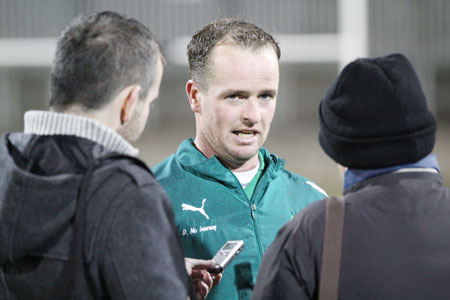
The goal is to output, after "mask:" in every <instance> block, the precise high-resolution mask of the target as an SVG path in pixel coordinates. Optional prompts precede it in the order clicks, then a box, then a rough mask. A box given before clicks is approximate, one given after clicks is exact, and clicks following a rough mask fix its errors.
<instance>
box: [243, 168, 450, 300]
mask: <svg viewBox="0 0 450 300" xmlns="http://www.w3.org/2000/svg"><path fill="white" fill-rule="evenodd" d="M345 200H346V211H345V224H344V233H343V247H342V259H341V270H340V282H339V299H380V300H381V299H382V300H386V299H396V300H401V299H450V189H449V188H446V187H443V186H442V179H441V177H440V175H438V174H434V173H428V172H405V173H391V174H387V175H381V176H378V177H374V178H371V179H368V180H366V181H363V182H361V183H359V184H356V185H354V186H352V187H350V189H349V190H348V191H346V193H345ZM324 213H325V201H324V200H323V201H319V202H315V203H313V204H311V205H310V206H309V207H307V208H306V209H304V210H303V211H301V212H300V213H299V214H298V215H297V216H296V217H295V218H294V219H293V220H292V221H291V222H289V223H288V224H287V225H286V226H284V227H283V228H282V229H281V230H280V232H279V233H278V236H277V238H276V240H275V242H274V243H273V244H272V245H271V247H270V248H269V249H268V250H267V252H266V254H265V256H264V258H263V262H262V265H261V268H260V271H259V275H258V278H257V281H256V286H255V289H254V293H253V298H252V299H278V300H283V299H317V298H318V295H317V293H318V284H319V283H318V279H319V277H320V272H319V270H320V268H321V255H322V239H323V228H324Z"/></svg>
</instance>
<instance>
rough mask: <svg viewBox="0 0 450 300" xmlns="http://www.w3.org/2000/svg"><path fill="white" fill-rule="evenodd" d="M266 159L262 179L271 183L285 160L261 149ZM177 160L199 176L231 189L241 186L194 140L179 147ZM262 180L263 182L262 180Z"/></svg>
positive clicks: (231, 174)
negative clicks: (203, 151) (197, 145)
mask: <svg viewBox="0 0 450 300" xmlns="http://www.w3.org/2000/svg"><path fill="white" fill-rule="evenodd" d="M260 152H261V154H262V156H263V158H264V163H265V165H266V166H265V170H264V173H263V175H262V178H265V180H268V181H271V180H273V179H274V178H276V177H277V176H278V175H279V173H280V172H281V171H282V169H283V167H284V165H285V160H284V159H282V158H279V157H278V156H276V155H275V154H270V153H269V151H268V150H266V149H265V148H262V147H261V149H260ZM176 157H177V160H178V161H179V162H180V163H181V167H182V168H183V169H185V170H187V171H189V172H191V173H195V174H196V175H197V176H200V177H204V178H208V179H210V180H214V181H219V182H221V183H222V184H224V185H227V186H230V187H237V186H239V182H238V180H237V179H236V177H235V176H234V175H233V173H232V172H231V171H230V170H229V169H228V168H226V167H225V166H224V165H223V164H222V163H221V162H220V160H219V159H218V158H217V157H216V156H212V157H211V158H209V159H208V158H206V157H205V156H204V155H203V154H202V153H201V152H200V151H199V150H198V149H197V148H196V147H195V145H194V140H193V139H187V140H184V141H183V142H182V143H181V144H180V146H179V147H178V151H177V153H176ZM262 178H261V180H262Z"/></svg>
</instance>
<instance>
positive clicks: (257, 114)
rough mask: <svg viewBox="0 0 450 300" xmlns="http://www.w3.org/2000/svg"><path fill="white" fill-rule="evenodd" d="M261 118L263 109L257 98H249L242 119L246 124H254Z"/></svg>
mask: <svg viewBox="0 0 450 300" xmlns="http://www.w3.org/2000/svg"><path fill="white" fill-rule="evenodd" d="M260 120H261V111H260V107H259V104H258V100H257V99H253V98H249V99H247V101H246V103H245V105H244V107H243V112H242V121H243V122H244V124H246V125H249V124H251V125H253V124H256V123H258V122H259V121H260Z"/></svg>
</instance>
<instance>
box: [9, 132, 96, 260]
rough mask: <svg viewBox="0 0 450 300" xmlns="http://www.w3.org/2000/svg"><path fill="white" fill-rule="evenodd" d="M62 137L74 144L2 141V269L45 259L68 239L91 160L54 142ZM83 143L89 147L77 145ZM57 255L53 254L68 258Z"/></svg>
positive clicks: (20, 137)
mask: <svg viewBox="0 0 450 300" xmlns="http://www.w3.org/2000/svg"><path fill="white" fill-rule="evenodd" d="M58 138H59V139H64V138H65V139H72V140H75V137H70V136H60V137H52V138H49V137H48V136H47V137H45V136H36V135H30V134H21V133H13V134H6V135H3V136H2V138H1V142H0V170H1V172H0V266H1V265H4V264H5V263H8V262H9V263H14V262H15V261H17V260H19V259H21V258H23V257H24V256H26V255H35V254H39V255H43V254H45V253H47V252H48V251H49V249H52V248H53V246H54V245H56V244H58V243H61V241H62V240H64V239H66V240H68V241H69V240H70V237H71V226H70V225H71V222H72V219H73V216H74V212H75V208H76V199H77V196H78V189H79V184H80V180H81V177H82V174H83V170H84V169H85V166H83V164H87V163H88V161H89V158H88V157H86V155H84V156H83V153H82V152H81V151H80V150H77V148H76V147H72V148H73V149H72V148H68V149H66V148H62V147H61V146H59V145H60V144H59V143H57V142H55V139H56V140H57V139H58ZM83 142H86V143H90V142H89V141H87V140H82V141H81V142H80V141H78V143H83ZM75 157H76V158H77V159H76V160H75V159H74V158H75ZM74 161H81V162H77V163H76V164H75V163H74ZM62 170H67V171H65V172H63V171H62ZM63 244H67V245H69V244H70V243H69V242H67V243H63ZM53 251H54V249H53ZM58 251H59V253H58ZM58 251H56V252H55V253H53V252H52V253H50V254H51V255H53V256H56V257H58V256H59V255H67V254H64V253H67V252H66V251H62V250H61V249H60V250H58Z"/></svg>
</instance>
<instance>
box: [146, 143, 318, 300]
mask: <svg viewBox="0 0 450 300" xmlns="http://www.w3.org/2000/svg"><path fill="white" fill-rule="evenodd" d="M260 151H261V153H262V155H263V157H264V162H265V170H264V173H263V174H262V176H261V178H260V179H259V182H258V184H257V185H256V188H255V191H254V193H253V196H252V198H251V199H248V198H247V196H246V194H245V192H244V190H243V188H242V187H241V185H240V183H239V181H238V180H237V179H236V177H235V176H234V175H233V173H231V171H229V170H228V169H227V168H226V167H224V166H223V165H222V163H221V162H220V161H219V160H218V159H217V158H216V157H215V156H213V157H212V158H210V159H207V158H206V157H205V156H203V154H202V153H201V152H199V151H198V150H197V149H196V148H195V147H194V145H193V140H192V139H188V140H185V141H183V142H182V143H181V145H180V146H179V148H178V151H177V153H176V154H174V155H171V156H170V157H168V158H167V159H166V160H164V161H163V162H161V163H159V164H158V165H157V166H155V167H154V168H153V172H154V173H155V175H156V178H157V179H158V181H159V182H160V184H161V185H162V186H163V187H164V188H165V190H166V192H167V194H168V195H169V198H170V200H171V201H172V204H173V208H174V212H175V222H176V225H177V228H178V234H179V237H180V240H181V243H182V246H183V248H184V252H185V256H186V257H193V258H202V259H211V258H212V257H213V256H214V255H215V253H216V252H217V250H219V249H220V248H221V247H222V245H223V244H224V243H225V242H226V241H228V240H244V243H245V247H244V249H243V251H242V252H241V253H240V254H239V255H238V256H237V257H236V258H235V259H234V260H233V262H232V263H231V264H230V265H229V266H228V267H227V268H226V269H225V271H224V273H223V278H222V281H221V283H220V284H219V285H218V286H217V287H215V288H213V289H212V291H211V293H210V294H209V295H208V299H212V300H214V299H221V300H232V299H249V298H250V294H251V288H252V287H253V284H254V282H255V280H256V274H257V272H258V269H259V265H260V263H261V258H262V256H263V253H264V251H265V250H266V249H267V248H268V247H269V245H270V244H271V243H272V241H273V240H274V238H275V236H276V234H277V232H278V230H279V229H280V228H281V227H282V226H283V225H284V224H285V223H286V222H288V221H289V220H290V219H291V218H292V217H293V216H294V215H295V214H296V213H297V212H298V211H299V210H301V209H302V208H304V207H305V206H307V205H308V204H309V203H311V202H313V201H316V200H320V199H322V198H324V197H325V194H324V193H322V192H321V191H320V188H318V187H317V186H316V185H315V184H314V183H312V182H310V181H308V180H307V179H306V178H304V177H302V176H300V175H297V174H293V173H291V172H288V171H286V170H285V169H284V168H283V167H284V164H285V161H284V160H283V159H280V158H279V157H277V156H276V155H273V154H270V153H269V152H268V151H267V150H266V149H264V148H261V150H260Z"/></svg>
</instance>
